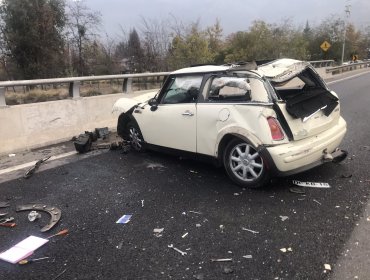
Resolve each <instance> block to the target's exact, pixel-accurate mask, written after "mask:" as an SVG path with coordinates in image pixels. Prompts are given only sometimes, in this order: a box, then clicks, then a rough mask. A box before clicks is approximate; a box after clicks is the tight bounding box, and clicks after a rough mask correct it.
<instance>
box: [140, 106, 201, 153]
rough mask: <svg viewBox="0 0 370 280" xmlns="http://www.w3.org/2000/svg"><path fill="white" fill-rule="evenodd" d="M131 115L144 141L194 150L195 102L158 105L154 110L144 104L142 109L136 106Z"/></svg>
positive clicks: (184, 149) (189, 150)
mask: <svg viewBox="0 0 370 280" xmlns="http://www.w3.org/2000/svg"><path fill="white" fill-rule="evenodd" d="M139 112H140V113H139ZM133 116H134V117H135V119H136V121H137V123H138V124H139V127H140V129H141V131H142V134H143V137H144V140H145V141H146V142H148V143H151V144H154V145H158V146H163V147H168V148H172V149H178V150H183V151H188V152H193V153H195V152H196V120H197V115H196V107H195V103H186V104H171V105H159V106H158V109H157V110H156V111H154V112H153V111H151V110H150V106H149V105H146V106H145V107H144V109H141V108H137V109H136V110H135V111H134V113H133ZM169 116H170V117H169Z"/></svg>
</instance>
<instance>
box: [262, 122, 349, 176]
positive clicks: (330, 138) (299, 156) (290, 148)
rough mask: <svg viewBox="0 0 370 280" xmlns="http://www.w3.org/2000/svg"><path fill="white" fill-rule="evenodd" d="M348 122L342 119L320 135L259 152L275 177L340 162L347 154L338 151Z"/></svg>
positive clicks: (263, 148) (264, 148) (266, 148)
mask: <svg viewBox="0 0 370 280" xmlns="http://www.w3.org/2000/svg"><path fill="white" fill-rule="evenodd" d="M346 131H347V128H346V122H345V121H344V119H343V118H340V119H339V121H338V124H337V125H335V126H333V127H332V128H331V129H329V130H327V131H325V132H322V133H320V134H318V135H315V136H312V137H310V138H306V139H303V140H300V141H295V143H294V145H292V144H290V143H288V144H283V145H278V146H272V147H262V148H261V150H260V151H259V152H260V153H261V154H262V155H263V157H264V158H265V159H266V161H267V165H268V168H269V169H270V170H271V171H272V172H273V173H275V175H278V176H282V175H290V174H295V173H299V172H302V171H305V170H308V169H311V168H313V167H315V166H318V165H320V164H323V163H325V162H339V161H341V160H343V159H344V158H345V157H346V155H347V153H346V152H345V151H342V150H338V149H337V148H338V146H339V145H340V143H341V142H342V139H343V137H344V135H345V134H346ZM298 167H299V168H298Z"/></svg>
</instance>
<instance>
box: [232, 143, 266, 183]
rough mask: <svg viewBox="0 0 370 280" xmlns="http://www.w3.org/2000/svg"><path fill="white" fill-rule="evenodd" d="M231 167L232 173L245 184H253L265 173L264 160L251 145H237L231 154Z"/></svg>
mask: <svg viewBox="0 0 370 280" xmlns="http://www.w3.org/2000/svg"><path fill="white" fill-rule="evenodd" d="M229 166H230V170H231V172H233V174H234V175H235V176H236V177H237V178H239V179H240V180H242V181H244V182H253V181H255V180H257V179H258V178H260V176H261V174H262V172H263V168H264V167H263V159H262V157H261V156H260V155H259V153H258V152H257V151H256V150H255V149H254V148H253V147H252V146H251V145H249V144H247V143H241V144H238V145H236V146H235V147H234V148H233V149H232V150H231V152H230V158H229Z"/></svg>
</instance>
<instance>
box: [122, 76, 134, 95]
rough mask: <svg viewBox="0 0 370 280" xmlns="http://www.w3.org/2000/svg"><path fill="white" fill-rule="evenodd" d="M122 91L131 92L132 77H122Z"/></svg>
mask: <svg viewBox="0 0 370 280" xmlns="http://www.w3.org/2000/svg"><path fill="white" fill-rule="evenodd" d="M122 91H123V93H131V92H132V78H125V79H123V85H122Z"/></svg>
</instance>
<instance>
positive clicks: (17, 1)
mask: <svg viewBox="0 0 370 280" xmlns="http://www.w3.org/2000/svg"><path fill="white" fill-rule="evenodd" d="M64 7H65V3H64V0H4V1H3V2H2V5H1V7H0V18H1V31H2V32H1V33H2V42H3V46H4V51H5V53H4V55H6V56H7V57H8V58H9V59H10V60H11V61H14V63H15V64H16V65H17V67H18V69H19V75H15V76H16V77H17V78H21V79H33V78H48V77H56V76H59V75H60V74H61V73H62V72H63V69H64V63H63V53H64V41H63V35H62V34H63V28H64V26H65V10H64Z"/></svg>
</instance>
